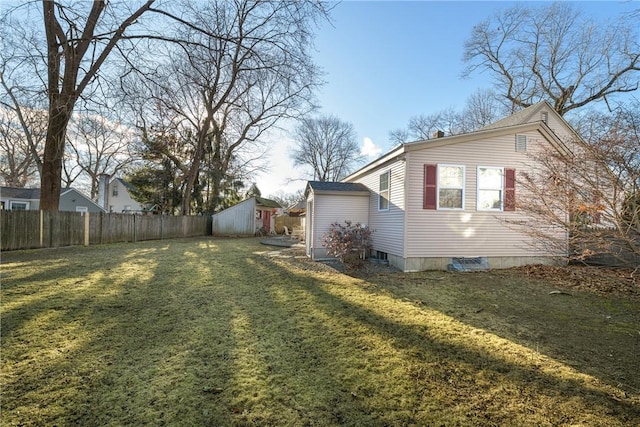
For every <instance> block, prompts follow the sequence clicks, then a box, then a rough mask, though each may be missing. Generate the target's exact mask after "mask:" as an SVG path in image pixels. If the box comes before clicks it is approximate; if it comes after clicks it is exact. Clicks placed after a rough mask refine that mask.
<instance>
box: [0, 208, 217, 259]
mask: <svg viewBox="0 0 640 427" xmlns="http://www.w3.org/2000/svg"><path fill="white" fill-rule="evenodd" d="M210 225H211V217H210V216H208V215H207V216H165V215H153V216H143V215H130V214H114V213H109V214H104V213H80V212H46V211H7V210H3V211H0V227H1V228H0V240H1V242H0V249H1V250H3V251H9V250H17V249H30V248H54V247H60V246H74V245H99V244H103V243H117V242H138V241H142V240H161V239H173V238H179V237H195V236H206V235H208V234H211V230H210Z"/></svg>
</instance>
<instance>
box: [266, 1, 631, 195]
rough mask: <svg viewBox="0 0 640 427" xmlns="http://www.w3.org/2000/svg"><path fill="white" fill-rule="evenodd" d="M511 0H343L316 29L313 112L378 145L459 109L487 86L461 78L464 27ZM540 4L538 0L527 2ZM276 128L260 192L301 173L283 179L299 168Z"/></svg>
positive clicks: (604, 6) (627, 5)
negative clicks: (414, 120)
mask: <svg viewBox="0 0 640 427" xmlns="http://www.w3.org/2000/svg"><path fill="white" fill-rule="evenodd" d="M514 4H515V2H506V1H505V2H482V1H470V2H461V1H450V2H435V1H415V2H401V1H387V2H379V1H345V2H342V3H340V4H338V5H337V6H336V7H335V9H334V10H333V12H332V18H333V20H332V21H333V22H332V25H329V24H324V25H322V27H321V28H320V30H319V31H318V33H317V37H316V50H317V52H316V55H315V60H316V62H317V64H318V65H319V66H320V67H322V68H323V70H324V72H325V76H324V80H325V81H326V84H325V85H324V86H323V88H322V89H321V91H320V92H319V94H318V96H319V103H320V106H321V110H320V111H319V113H321V114H333V115H335V116H337V117H339V118H340V119H342V120H344V121H347V122H350V123H352V124H353V125H354V127H355V129H356V132H357V134H358V140H359V142H360V143H361V144H363V143H364V140H365V138H366V139H369V140H370V141H371V143H372V144H373V145H375V147H378V148H379V149H381V150H382V151H387V150H388V149H389V148H390V144H389V131H391V130H394V129H398V128H404V127H405V126H406V125H407V123H408V122H409V119H410V118H411V117H412V116H416V115H419V114H430V113H435V112H437V111H440V110H443V109H446V108H448V107H453V108H454V109H456V110H461V109H462V107H463V106H464V104H465V101H466V99H467V97H468V96H469V94H471V93H472V92H475V91H476V90H477V89H480V88H490V86H491V82H490V80H489V79H490V77H489V76H488V75H482V74H477V75H474V76H473V77H472V78H470V79H462V78H461V73H462V71H463V69H464V63H463V61H462V54H463V47H464V42H465V40H466V39H467V38H468V37H469V35H470V33H471V29H472V27H473V26H474V25H475V24H477V23H479V22H480V21H482V20H484V19H485V18H487V17H489V16H492V15H494V14H495V12H496V11H500V10H503V9H506V8H508V7H511V6H513V5H514ZM527 4H529V5H542V4H543V2H529V3H527ZM575 5H576V6H577V7H578V8H580V9H582V10H584V11H585V12H586V13H587V14H594V15H595V16H596V17H605V16H609V17H612V16H617V15H619V14H620V13H621V12H624V11H630V10H633V9H638V8H640V5H639V4H638V2H637V1H634V2H630V1H606V2H604V1H603V2H576V3H575ZM285 140H286V136H282V137H281V138H280V141H279V147H277V148H275V149H274V154H275V156H274V155H272V163H273V165H274V168H273V170H272V171H271V173H269V174H264V175H262V176H261V177H260V179H259V180H258V187H259V188H260V189H261V190H262V193H263V194H265V195H268V194H272V193H274V192H276V191H278V190H284V191H286V192H293V191H295V190H297V189H299V188H301V187H303V186H304V181H295V182H293V183H289V184H287V179H288V178H299V177H300V176H302V174H303V171H302V170H300V169H299V168H294V167H293V164H292V163H291V162H290V161H288V162H287V161H286V159H287V157H288V156H287V151H288V149H289V148H290V147H291V141H288V142H286V141H285Z"/></svg>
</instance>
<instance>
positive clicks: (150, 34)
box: [0, 0, 328, 212]
mask: <svg viewBox="0 0 640 427" xmlns="http://www.w3.org/2000/svg"><path fill="white" fill-rule="evenodd" d="M327 11H328V9H327V7H326V5H324V4H323V3H321V2H315V1H290V0H285V1H260V2H258V1H249V0H237V1H210V2H192V1H179V2H156V1H155V0H145V1H135V2H133V1H106V0H93V1H92V2H87V1H75V2H74V1H67V2H63V1H55V2H54V1H49V0H43V1H41V2H29V3H24V4H20V5H18V6H15V7H12V8H7V9H6V10H5V11H3V15H2V17H1V21H2V22H0V24H2V25H1V26H2V36H3V37H2V39H3V46H2V47H3V52H2V54H1V59H2V62H1V63H0V71H1V72H2V74H1V76H2V77H3V79H2V82H3V89H4V92H6V96H5V94H3V97H2V104H3V107H6V106H9V108H12V109H14V110H16V113H18V112H19V111H18V110H17V109H15V108H14V106H15V105H19V106H20V107H21V108H24V106H25V105H31V104H30V103H29V101H30V100H31V98H29V96H34V97H36V98H38V99H39V101H40V103H41V105H40V107H41V108H42V101H43V100H44V105H46V108H45V109H46V110H47V115H46V140H45V142H44V147H43V152H42V154H41V157H40V158H41V159H42V161H41V189H42V192H41V205H40V206H41V209H44V210H57V209H58V200H59V194H60V189H61V182H62V173H63V165H64V159H65V153H66V152H67V151H68V150H67V149H66V142H67V141H68V139H69V138H67V132H68V129H69V126H70V123H71V121H72V118H73V115H74V114H76V113H78V112H79V110H80V109H86V108H89V106H90V105H91V104H92V103H97V104H99V105H107V103H106V102H104V97H105V96H109V95H111V94H112V93H113V91H114V88H116V87H117V86H122V87H124V86H125V85H126V80H128V79H129V78H130V77H131V76H132V75H133V74H134V73H141V72H142V73H147V74H146V75H147V77H148V79H147V81H146V82H145V83H146V84H145V85H140V87H144V86H146V87H147V88H150V89H151V90H153V93H154V95H157V96H154V102H156V103H160V104H162V103H164V104H166V105H163V106H162V108H165V110H170V109H171V108H174V110H175V111H172V114H173V116H172V117H171V121H172V123H173V124H174V125H175V124H176V120H177V119H176V117H178V116H181V120H182V123H181V124H184V123H188V124H189V125H190V126H191V127H192V129H191V130H190V132H191V135H190V136H189V139H190V141H191V142H190V143H189V144H190V145H191V146H192V148H193V152H188V151H189V150H187V152H188V153H187V154H188V157H190V158H191V161H190V162H188V163H185V164H183V165H181V167H182V169H183V170H184V179H185V183H184V192H185V201H184V206H183V211H185V212H188V211H189V209H190V201H189V198H190V197H191V194H192V193H193V191H192V190H193V189H194V188H195V187H196V186H197V185H198V184H197V182H198V179H199V176H198V174H199V172H200V171H201V170H202V169H203V168H202V167H201V166H202V165H201V162H202V158H203V156H204V155H205V151H206V150H207V149H208V147H211V149H210V152H211V153H214V152H216V147H217V148H218V149H221V150H219V151H220V153H218V154H219V156H220V159H219V161H220V162H221V164H224V163H227V166H223V168H227V169H229V168H231V166H230V163H231V162H232V160H233V159H232V158H235V159H236V160H235V161H236V164H239V163H242V162H247V161H250V159H247V158H246V156H245V158H242V159H241V156H240V153H241V151H242V148H243V147H246V145H245V143H246V142H250V143H251V142H253V143H257V142H258V141H259V139H260V138H261V136H263V135H264V133H265V132H266V131H267V130H268V129H269V128H270V127H271V126H274V125H275V124H276V122H277V121H278V120H279V119H280V118H282V117H290V116H297V115H298V114H300V113H301V112H307V111H308V110H309V109H310V108H311V104H310V101H312V100H313V96H312V94H313V90H314V89H315V87H316V85H317V84H318V82H319V80H318V73H317V70H316V68H315V66H314V65H313V64H312V63H311V61H310V54H309V49H310V47H311V43H312V39H313V29H314V24H315V23H316V20H319V19H324V18H326V17H327V13H328V12H327ZM43 24H44V25H43ZM5 41H6V42H5ZM16 46H17V47H16ZM169 46H171V47H169ZM5 48H6V49H5ZM8 70H11V71H10V72H9V71H8ZM178 72H179V73H180V74H176V73H178ZM178 76H179V77H180V78H181V79H177V77H178ZM21 81H22V82H26V83H25V84H17V82H21ZM150 82H155V83H157V84H150ZM169 87H172V88H173V89H174V90H175V91H174V94H175V95H177V97H178V98H181V99H182V100H184V101H185V102H184V103H182V104H178V101H177V100H176V102H174V103H173V105H169V104H171V103H170V102H169V100H170V95H167V91H168V88H169ZM13 95H15V96H13ZM43 95H44V96H43ZM186 101H188V102H186ZM79 102H81V103H82V104H83V105H82V106H81V108H79ZM34 108H35V107H34ZM83 113H87V112H86V111H84V112H83ZM18 118H19V119H20V117H18ZM25 123H26V121H25ZM22 128H23V132H24V133H25V134H27V133H28V129H27V128H28V125H27V124H24V123H23V124H22ZM214 141H217V142H215V143H214ZM27 143H28V144H30V148H29V149H30V150H31V151H34V149H35V148H37V147H36V144H35V141H27ZM216 144H218V145H217V146H216ZM72 147H73V146H72ZM254 148H255V146H254ZM263 151H264V149H262V150H260V152H258V151H256V150H255V149H251V150H250V149H247V153H245V154H247V155H248V156H253V157H254V158H257V157H261V156H262V154H263ZM68 157H69V156H67V158H68ZM16 158H17V157H16ZM85 172H86V171H85ZM112 172H113V171H112ZM74 173H75V172H73V171H71V170H66V171H65V174H66V175H67V176H66V178H67V181H68V180H72V179H73V177H72V175H73V174H74ZM214 192H215V190H214Z"/></svg>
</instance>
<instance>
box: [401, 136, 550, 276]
mask: <svg viewBox="0 0 640 427" xmlns="http://www.w3.org/2000/svg"><path fill="white" fill-rule="evenodd" d="M525 134H526V135H527V140H528V146H529V147H530V150H531V149H533V148H534V147H533V146H534V145H535V144H542V143H544V144H545V145H546V142H543V141H545V140H544V138H543V137H542V136H541V135H540V134H539V133H538V132H536V131H531V132H528V133H525ZM514 139H515V136H514V134H510V135H505V136H501V137H494V138H488V139H484V140H476V141H473V142H462V143H458V144H450V145H444V146H440V147H432V148H429V147H428V146H427V148H425V149H422V150H417V151H411V152H410V153H408V156H407V184H408V185H407V202H406V203H407V233H406V236H407V245H406V250H405V258H406V259H407V260H406V265H405V266H404V269H405V270H416V269H422V268H419V267H416V266H417V265H420V262H417V263H415V262H414V263H413V264H412V263H411V259H416V260H418V261H419V260H420V259H424V258H440V259H441V260H443V259H444V258H447V257H477V256H484V257H489V258H490V261H491V259H492V258H494V262H493V264H494V265H492V267H502V266H508V265H509V264H513V265H517V264H522V263H529V262H531V261H532V258H531V257H539V256H548V255H553V254H548V253H541V252H535V251H534V250H533V246H532V245H531V244H530V243H531V240H530V238H529V237H528V236H526V235H525V234H523V233H522V232H520V231H518V230H516V229H513V228H509V227H507V226H505V224H504V223H503V222H501V220H504V219H510V220H520V221H527V217H526V216H525V215H524V214H523V213H522V212H519V211H515V212H494V211H491V212H487V211H476V197H477V188H476V175H477V167H478V166H495V167H505V168H515V169H516V200H518V194H519V193H520V192H521V191H523V190H522V188H521V186H519V185H518V176H519V174H520V173H521V172H523V171H524V170H525V169H526V168H527V167H526V164H527V154H526V153H522V152H516V151H515V143H514ZM549 149H551V148H549ZM425 164H455V165H464V166H465V189H464V191H465V197H464V199H465V203H464V205H465V206H464V210H425V209H423V182H424V165H425ZM514 257H515V258H516V259H513V258H514ZM517 258H520V261H518V260H517ZM442 262H444V260H443V261H442ZM423 267H424V265H423ZM430 267H436V268H438V267H444V268H446V265H439V266H438V265H431V266H430Z"/></svg>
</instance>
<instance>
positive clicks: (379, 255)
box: [376, 251, 389, 261]
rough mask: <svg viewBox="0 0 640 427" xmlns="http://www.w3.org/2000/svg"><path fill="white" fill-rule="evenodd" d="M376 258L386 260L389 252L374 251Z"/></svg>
mask: <svg viewBox="0 0 640 427" xmlns="http://www.w3.org/2000/svg"><path fill="white" fill-rule="evenodd" d="M376 259H379V260H383V261H386V260H388V259H389V254H387V253H386V252H382V251H376Z"/></svg>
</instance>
